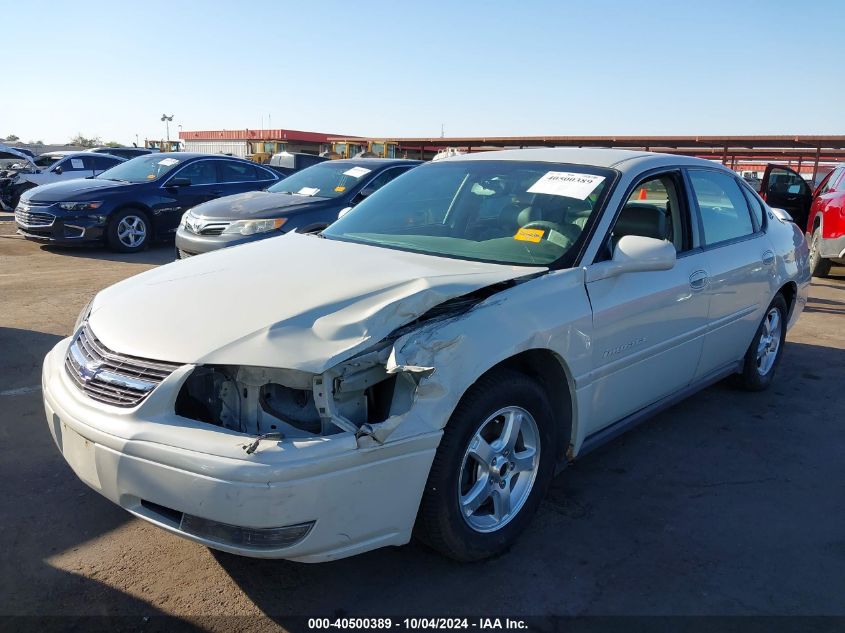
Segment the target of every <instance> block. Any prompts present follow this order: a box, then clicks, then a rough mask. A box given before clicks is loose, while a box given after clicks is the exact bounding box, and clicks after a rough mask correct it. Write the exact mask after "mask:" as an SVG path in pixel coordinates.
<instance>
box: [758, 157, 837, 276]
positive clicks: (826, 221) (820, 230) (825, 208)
mask: <svg viewBox="0 0 845 633" xmlns="http://www.w3.org/2000/svg"><path fill="white" fill-rule="evenodd" d="M760 193H761V195H762V196H763V197H764V198H765V200H766V202H768V204H769V206H772V207H780V208H783V209H785V210H786V211H788V212H789V213H790V214H791V215H792V218H793V219H794V220H795V223H796V224H798V226H803V227H805V231H806V233H807V241H808V242H809V243H810V270H811V271H812V273H813V275H814V276H816V277H827V275H828V274H829V273H830V267H831V266H832V265H833V264H840V265H845V165H839V166H838V167H836V169H834V170H833V171H832V172H830V173H829V174H828V175H827V176H825V178H824V179H823V180H822V181H821V182H820V183H819V186H818V187H816V190H815V191H814V192H811V189H810V186H809V185H808V184H807V182H806V181H805V180H804V179H803V178H802V177H801V176H800V175H799V174H798V173H797V172H795V171H793V170H791V169H789V168H788V167H784V166H782V165H769V166H768V167H767V169H766V173H765V175H764V176H763V181H762V183H761V190H760Z"/></svg>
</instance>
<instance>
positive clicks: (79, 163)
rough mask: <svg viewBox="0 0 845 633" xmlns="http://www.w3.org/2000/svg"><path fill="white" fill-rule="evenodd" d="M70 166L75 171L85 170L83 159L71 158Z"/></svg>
mask: <svg viewBox="0 0 845 633" xmlns="http://www.w3.org/2000/svg"><path fill="white" fill-rule="evenodd" d="M70 166H71V167H73V168H74V169H84V167H83V166H82V159H81V158H71V159H70Z"/></svg>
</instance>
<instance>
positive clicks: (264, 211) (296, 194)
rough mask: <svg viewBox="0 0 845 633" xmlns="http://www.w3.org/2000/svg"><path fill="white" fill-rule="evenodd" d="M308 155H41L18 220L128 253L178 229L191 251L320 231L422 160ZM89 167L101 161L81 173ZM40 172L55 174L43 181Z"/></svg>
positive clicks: (66, 238) (33, 230)
mask: <svg viewBox="0 0 845 633" xmlns="http://www.w3.org/2000/svg"><path fill="white" fill-rule="evenodd" d="M308 158H310V159H314V160H306V159H303V160H299V158H298V157H297V156H294V155H288V156H287V157H280V158H279V160H277V163H278V164H276V165H273V166H266V165H259V164H256V163H254V162H251V161H247V160H242V159H239V158H233V157H229V156H220V155H208V154H190V153H185V152H173V153H155V154H147V155H143V156H139V157H137V158H134V159H131V160H129V161H125V162H124V160H123V159H122V158H118V157H113V156H109V155H107V154H97V153H68V154H49V155H44V156H43V157H39V158H38V159H36V165H40V166H42V167H44V169H43V170H41V171H40V172H38V173H33V174H18V178H19V180H18V182H19V183H26V184H25V185H24V184H20V185H19V186H20V187H22V191H21V194H20V200H19V201H18V204H17V205H16V208H15V220H16V222H17V227H18V232H19V233H20V234H21V235H23V236H24V237H27V238H29V239H33V240H38V241H42V242H48V243H52V244H59V245H79V244H91V243H105V244H106V245H107V246H109V247H110V248H112V249H113V250H117V251H121V252H135V251H139V250H142V249H144V248H146V247H147V245H148V244H149V243H150V242H151V241H153V240H160V239H168V238H169V239H172V238H173V236H174V234H176V247H177V250H176V252H177V256H178V257H180V258H182V257H188V256H191V255H196V254H199V253H204V252H207V251H209V250H215V249H217V248H221V247H224V246H232V245H235V244H241V243H244V242H249V241H254V240H257V239H264V238H267V237H271V236H273V235H279V234H281V233H285V232H288V231H291V230H298V231H300V232H314V231H320V230H322V229H324V228H326V227H327V226H328V225H329V224H331V223H332V222H334V221H335V220H336V219H337V218H338V216H339V214H340V213H341V212H342V211H343V210H344V209H349V208H351V207H353V206H355V205H356V204H357V203H358V202H359V201H361V200H363V199H364V198H366V197H367V196H368V195H370V194H371V193H373V192H374V191H376V190H377V189H379V188H380V187H382V186H383V185H384V184H386V183H387V182H389V181H390V180H392V179H393V178H395V177H396V176H398V175H400V174H402V173H404V172H405V171H407V170H408V169H410V168H411V167H414V166H415V165H417V164H419V161H407V160H406V161H403V160H381V159H360V160H357V161H356V160H352V161H329V162H326V161H325V160H324V159H321V158H319V157H308ZM104 161H108V163H109V166H110V167H111V168H109V169H93V167H103V168H105V167H106V165H105V164H104ZM314 163H316V164H314ZM308 164H311V165H312V166H311V167H307V168H306V169H304V170H302V171H298V169H299V168H301V167H302V166H303V165H308ZM80 166H82V167H90V168H92V169H86V170H85V171H81V172H80V171H78V170H77V168H78V167H80ZM82 175H84V178H80V176H82ZM285 176H288V177H287V178H285ZM32 179H42V180H47V179H50V180H53V181H54V182H52V183H51V184H44V185H42V186H37V185H36V184H35V183H34V182H32ZM189 210H190V212H189Z"/></svg>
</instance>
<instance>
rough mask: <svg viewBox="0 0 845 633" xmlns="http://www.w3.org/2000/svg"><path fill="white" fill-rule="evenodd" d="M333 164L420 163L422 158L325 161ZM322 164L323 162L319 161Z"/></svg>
mask: <svg viewBox="0 0 845 633" xmlns="http://www.w3.org/2000/svg"><path fill="white" fill-rule="evenodd" d="M323 162H325V163H329V164H331V165H354V166H364V165H385V166H387V165H419V164H420V163H421V162H422V161H421V160H411V159H408V158H340V159H337V160H327V161H323ZM318 164H320V165H321V164H322V163H318Z"/></svg>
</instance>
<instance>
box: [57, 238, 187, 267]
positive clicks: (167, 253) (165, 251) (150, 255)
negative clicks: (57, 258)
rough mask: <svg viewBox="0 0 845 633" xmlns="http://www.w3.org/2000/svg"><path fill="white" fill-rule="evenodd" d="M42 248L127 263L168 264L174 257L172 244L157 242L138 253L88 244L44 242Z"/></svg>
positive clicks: (68, 254) (58, 252)
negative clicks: (52, 243)
mask: <svg viewBox="0 0 845 633" xmlns="http://www.w3.org/2000/svg"><path fill="white" fill-rule="evenodd" d="M41 248H42V250H44V251H46V252H48V253H55V254H57V255H65V256H67V257H78V258H82V259H95V260H101V261H108V262H125V263H127V264H168V263H170V262H172V261H173V260H174V259H176V255H175V250H174V248H175V247H174V246H173V244H170V243H160V244H159V243H157V244H153V245H152V246H150V247H149V248H148V249H146V250H143V251H141V252H139V253H115V252H113V251H110V250H107V249H106V248H105V247H102V248H96V247H89V246H73V247H63V246H52V245H47V244H44V245H42V246H41Z"/></svg>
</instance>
